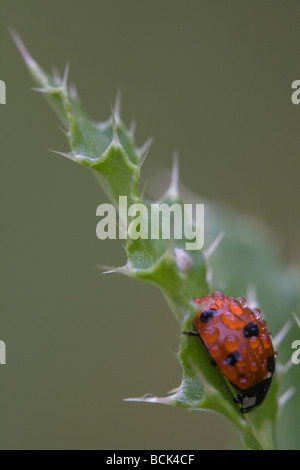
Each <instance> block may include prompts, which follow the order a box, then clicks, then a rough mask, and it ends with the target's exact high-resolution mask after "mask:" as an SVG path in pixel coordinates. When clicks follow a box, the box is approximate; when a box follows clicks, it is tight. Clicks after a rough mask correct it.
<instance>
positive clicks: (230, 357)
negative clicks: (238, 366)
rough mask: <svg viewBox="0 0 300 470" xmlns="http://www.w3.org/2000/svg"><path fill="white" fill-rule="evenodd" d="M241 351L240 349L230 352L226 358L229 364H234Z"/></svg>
mask: <svg viewBox="0 0 300 470" xmlns="http://www.w3.org/2000/svg"><path fill="white" fill-rule="evenodd" d="M239 358H240V353H239V352H238V351H233V352H232V353H230V354H228V356H227V357H226V359H225V362H226V364H228V365H229V366H234V364H235V363H236V362H237V361H238V360H239Z"/></svg>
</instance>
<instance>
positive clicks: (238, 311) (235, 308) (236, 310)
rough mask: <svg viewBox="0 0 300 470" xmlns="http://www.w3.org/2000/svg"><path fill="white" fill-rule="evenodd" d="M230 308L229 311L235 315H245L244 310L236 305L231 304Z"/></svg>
mask: <svg viewBox="0 0 300 470" xmlns="http://www.w3.org/2000/svg"><path fill="white" fill-rule="evenodd" d="M228 307H229V310H230V311H231V312H232V313H234V314H235V315H241V314H242V313H243V310H242V309H241V307H240V306H239V305H238V304H236V303H231V304H229V305H228Z"/></svg>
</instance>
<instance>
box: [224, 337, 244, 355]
mask: <svg viewBox="0 0 300 470" xmlns="http://www.w3.org/2000/svg"><path fill="white" fill-rule="evenodd" d="M224 345H225V348H226V349H227V351H229V352H232V351H235V350H236V349H238V347H239V345H240V342H239V340H238V338H237V337H236V336H234V335H227V336H225V338H224Z"/></svg>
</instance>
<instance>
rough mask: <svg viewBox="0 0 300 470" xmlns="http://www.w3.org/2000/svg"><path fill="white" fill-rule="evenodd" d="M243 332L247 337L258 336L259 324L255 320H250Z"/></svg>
mask: <svg viewBox="0 0 300 470" xmlns="http://www.w3.org/2000/svg"><path fill="white" fill-rule="evenodd" d="M243 333H244V336H245V337H246V338H251V336H258V327H257V324H256V323H254V322H253V321H250V322H249V323H248V324H247V325H246V326H245V327H244V328H243Z"/></svg>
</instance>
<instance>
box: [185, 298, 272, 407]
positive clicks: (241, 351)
mask: <svg viewBox="0 0 300 470" xmlns="http://www.w3.org/2000/svg"><path fill="white" fill-rule="evenodd" d="M193 301H194V303H195V304H197V305H200V311H199V312H198V314H197V315H196V317H195V318H194V320H193V324H194V326H195V327H196V329H197V333H196V332H184V333H186V334H189V335H193V336H199V338H200V339H201V341H202V343H203V344H204V346H205V348H206V350H207V352H208V354H209V355H210V358H211V361H212V364H213V365H215V366H218V368H219V369H220V371H221V372H222V373H223V375H224V376H225V377H226V378H227V379H228V380H229V382H230V384H231V385H232V386H233V387H234V388H235V389H236V390H237V395H236V397H235V398H234V402H235V403H238V404H239V405H240V409H241V412H242V413H247V412H249V411H252V410H253V409H254V408H256V407H257V406H259V405H260V404H261V403H262V402H263V401H264V399H265V397H266V395H267V393H268V390H269V388H270V385H271V382H272V377H273V374H274V372H275V357H276V356H277V353H276V352H275V351H274V348H273V344H272V339H271V334H270V333H269V332H268V331H267V328H266V322H265V321H264V320H263V319H262V318H261V312H260V310H259V309H257V308H254V309H250V308H248V307H247V302H246V300H245V299H244V298H242V297H238V298H236V299H235V298H234V297H227V296H225V295H223V294H222V292H214V293H213V294H212V295H204V296H203V297H201V298H194V299H193Z"/></svg>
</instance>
